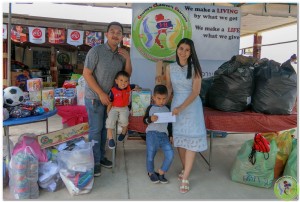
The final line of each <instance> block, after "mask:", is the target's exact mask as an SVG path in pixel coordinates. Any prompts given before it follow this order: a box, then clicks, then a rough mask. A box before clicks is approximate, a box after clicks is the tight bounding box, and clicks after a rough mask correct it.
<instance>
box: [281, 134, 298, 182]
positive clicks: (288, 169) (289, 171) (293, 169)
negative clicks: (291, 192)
mask: <svg viewBox="0 0 300 202" xmlns="http://www.w3.org/2000/svg"><path fill="white" fill-rule="evenodd" d="M297 154H298V149H297V139H293V148H292V152H291V154H290V155H289V158H288V160H287V163H286V165H285V168H284V172H283V175H284V176H292V177H294V178H295V179H298V178H297Z"/></svg>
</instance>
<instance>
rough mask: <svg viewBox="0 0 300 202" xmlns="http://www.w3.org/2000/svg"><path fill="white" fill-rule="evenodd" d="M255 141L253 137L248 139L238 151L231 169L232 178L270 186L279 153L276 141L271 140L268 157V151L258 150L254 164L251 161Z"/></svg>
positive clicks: (242, 181) (266, 186) (251, 183)
mask: <svg viewBox="0 0 300 202" xmlns="http://www.w3.org/2000/svg"><path fill="white" fill-rule="evenodd" d="M253 142H254V140H253V139H251V140H247V141H246V142H245V143H244V144H243V145H242V147H241V149H240V150H239V151H238V153H237V156H236V158H235V161H234V163H233V166H232V168H231V171H230V176H231V180H232V181H235V182H239V183H243V184H248V185H252V186H257V187H265V188H270V187H272V185H273V180H274V167H275V161H276V154H277V146H276V142H275V141H274V140H272V141H271V143H270V150H269V153H268V158H266V153H263V152H259V151H256V153H255V164H254V165H253V164H252V162H250V161H249V154H251V153H252V148H253ZM263 144H265V143H263ZM259 148H264V147H259ZM263 150H264V151H267V150H265V149H263Z"/></svg>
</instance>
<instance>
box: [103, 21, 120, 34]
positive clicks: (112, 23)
mask: <svg viewBox="0 0 300 202" xmlns="http://www.w3.org/2000/svg"><path fill="white" fill-rule="evenodd" d="M112 25H117V26H119V27H121V29H122V33H123V26H122V25H121V23H119V22H115V21H114V22H111V23H109V24H108V25H107V32H108V30H109V28H110V27H111V26H112Z"/></svg>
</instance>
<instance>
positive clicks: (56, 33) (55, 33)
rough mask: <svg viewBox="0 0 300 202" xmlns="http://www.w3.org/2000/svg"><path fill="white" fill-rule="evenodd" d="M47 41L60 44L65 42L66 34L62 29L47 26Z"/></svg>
mask: <svg viewBox="0 0 300 202" xmlns="http://www.w3.org/2000/svg"><path fill="white" fill-rule="evenodd" d="M48 38H49V43H53V44H62V43H65V39H66V34H65V30H64V29H58V28H48Z"/></svg>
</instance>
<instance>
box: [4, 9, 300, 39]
mask: <svg viewBox="0 0 300 202" xmlns="http://www.w3.org/2000/svg"><path fill="white" fill-rule="evenodd" d="M57 4H72V5H81V6H93V7H118V8H127V9H131V7H132V4H133V3H57ZM194 4H195V3H194ZM197 4H199V5H215V6H229V7H239V8H241V11H242V18H241V32H240V35H241V36H247V35H250V34H255V33H260V32H264V31H268V30H272V29H276V28H280V27H284V26H289V25H292V24H295V23H297V16H298V4H297V3H197ZM7 16H8V14H7V13H4V14H3V22H4V23H8V19H7ZM12 24H23V25H31V26H46V27H57V28H66V29H81V30H82V29H83V30H90V31H101V32H105V31H106V26H107V24H108V23H102V22H87V21H84V20H82V21H79V20H67V19H57V18H45V17H37V16H30V15H19V14H13V15H12ZM130 29H131V25H130V24H125V25H124V32H125V33H127V34H128V33H130V31H131V30H130Z"/></svg>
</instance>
